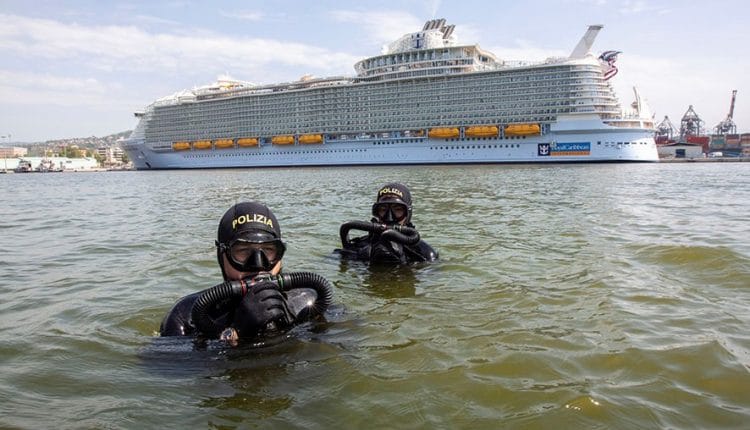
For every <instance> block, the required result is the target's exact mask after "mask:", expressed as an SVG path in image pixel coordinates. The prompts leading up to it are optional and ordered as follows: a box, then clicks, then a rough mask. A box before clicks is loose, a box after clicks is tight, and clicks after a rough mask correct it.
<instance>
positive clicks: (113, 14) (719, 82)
mask: <svg viewBox="0 0 750 430" xmlns="http://www.w3.org/2000/svg"><path fill="white" fill-rule="evenodd" d="M435 18H445V19H446V20H447V23H448V24H455V25H456V30H455V34H456V35H457V36H458V38H459V41H460V42H461V43H462V44H478V45H479V46H480V47H482V48H483V49H485V50H489V51H490V52H492V53H494V54H495V55H496V56H497V57H498V58H502V59H505V60H544V59H545V58H547V57H552V56H567V55H569V54H570V52H571V51H572V50H573V48H574V47H575V45H576V44H577V43H578V40H579V39H580V38H581V36H583V34H584V32H585V31H586V29H587V27H588V26H589V25H591V24H602V25H604V28H603V29H602V31H601V32H600V33H599V35H598V37H597V39H596V42H595V43H594V45H593V48H592V51H593V52H594V53H597V54H598V53H601V52H603V51H607V50H617V51H622V53H621V54H620V55H619V58H618V61H617V66H618V68H619V73H618V74H617V75H616V76H615V77H614V78H612V81H611V82H612V84H613V86H614V88H615V91H616V93H617V95H618V97H619V98H620V102H621V104H622V105H623V106H627V105H629V104H630V103H631V102H632V101H633V100H634V98H633V87H634V86H635V87H637V88H638V91H639V93H640V94H641V97H642V99H645V100H646V102H647V103H648V105H649V106H650V108H651V111H652V112H653V114H654V118H655V120H656V122H657V123H658V122H661V120H662V119H663V118H664V117H665V116H668V117H669V119H670V120H671V121H672V123H673V124H674V125H675V126H676V127H678V128H679V126H680V118H681V117H682V116H683V115H684V114H685V112H686V111H687V109H688V107H689V106H690V105H692V106H693V109H694V110H695V111H696V112H697V113H698V115H699V116H700V117H701V118H702V119H703V120H704V122H705V124H704V126H705V127H706V128H707V129H708V130H711V129H712V128H713V127H714V126H715V125H716V124H717V123H718V122H719V121H721V120H723V119H725V118H726V117H727V115H728V113H729V107H730V100H731V94H732V90H737V102H736V106H735V110H734V122H735V123H736V124H737V127H738V129H739V131H740V132H748V131H750V73H748V72H747V70H750V56H748V55H747V54H748V51H749V50H748V46H749V45H750V25H748V22H749V21H750V2H746V1H745V0H737V1H721V0H716V1H693V0H682V1H671V0H664V1H656V0H559V1H542V0H525V1H515V0H514V1H506V0H492V1H490V0H486V1H479V0H460V1H449V0H442V1H439V0H395V1H392V0H378V1H371V0H357V1H346V2H344V1H329V0H309V1H302V0H299V1H292V0H290V1H254V0H246V1H221V0H217V1H180V0H173V1H169V0H167V1H155V0H151V1H116V0H110V1H65V0H55V1H44V0H40V1H28V0H22V1H8V0H0V135H2V136H3V138H2V139H0V144H9V143H12V142H27V143H28V142H41V141H45V140H52V139H62V138H74V137H88V136H100V137H101V136H106V135H109V134H113V133H117V132H121V131H126V130H132V129H133V128H134V127H135V125H136V122H137V121H136V118H135V117H134V116H133V113H134V112H136V111H142V110H143V109H144V108H145V107H146V106H147V105H149V104H150V103H152V102H153V101H154V100H156V99H158V98H161V97H164V96H168V95H170V94H174V93H176V92H178V91H181V90H184V89H190V88H194V87H196V86H201V85H207V84H210V83H213V82H215V81H216V79H217V78H218V77H220V76H229V77H231V78H234V79H238V80H241V81H246V82H252V83H255V84H271V83H278V82H290V81H295V80H298V79H299V78H300V77H302V76H304V75H313V76H317V77H324V76H353V75H354V74H355V72H354V68H353V66H354V63H355V62H357V61H359V60H361V59H363V58H365V57H369V56H374V55H378V54H380V53H381V49H382V47H383V45H385V44H388V43H390V42H392V41H394V40H396V39H398V38H399V37H401V36H402V35H404V34H406V33H410V32H413V31H418V30H421V28H422V26H423V25H424V23H425V21H427V20H429V19H435Z"/></svg>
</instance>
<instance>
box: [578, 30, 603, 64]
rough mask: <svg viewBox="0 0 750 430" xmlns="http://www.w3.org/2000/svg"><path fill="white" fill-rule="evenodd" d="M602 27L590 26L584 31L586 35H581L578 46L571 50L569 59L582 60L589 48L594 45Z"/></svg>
mask: <svg viewBox="0 0 750 430" xmlns="http://www.w3.org/2000/svg"><path fill="white" fill-rule="evenodd" d="M603 27H604V26H603V25H590V26H589V29H588V30H586V34H584V35H583V37H582V38H581V40H580V41H579V42H578V45H576V47H575V49H573V52H571V53H570V59H571V60H572V59H576V58H584V57H585V56H586V54H588V53H589V51H590V50H591V46H592V45H593V44H594V40H596V35H597V34H599V30H601V29H602V28H603Z"/></svg>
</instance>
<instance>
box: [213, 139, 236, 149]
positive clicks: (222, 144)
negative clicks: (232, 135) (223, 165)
mask: <svg viewBox="0 0 750 430" xmlns="http://www.w3.org/2000/svg"><path fill="white" fill-rule="evenodd" d="M214 146H215V147H216V149H226V148H231V147H233V146H234V140H232V139H216V140H214Z"/></svg>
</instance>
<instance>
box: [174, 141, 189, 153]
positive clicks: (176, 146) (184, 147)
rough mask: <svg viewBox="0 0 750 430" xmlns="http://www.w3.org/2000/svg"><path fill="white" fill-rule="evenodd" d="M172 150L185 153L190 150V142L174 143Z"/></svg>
mask: <svg viewBox="0 0 750 430" xmlns="http://www.w3.org/2000/svg"><path fill="white" fill-rule="evenodd" d="M172 149H174V150H175V151H185V150H188V149H190V142H174V143H172Z"/></svg>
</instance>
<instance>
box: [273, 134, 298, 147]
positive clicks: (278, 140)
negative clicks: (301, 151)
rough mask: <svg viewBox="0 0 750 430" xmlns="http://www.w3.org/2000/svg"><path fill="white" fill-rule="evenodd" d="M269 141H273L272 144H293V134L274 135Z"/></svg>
mask: <svg viewBox="0 0 750 430" xmlns="http://www.w3.org/2000/svg"><path fill="white" fill-rule="evenodd" d="M271 143H273V144H274V145H292V144H294V136H292V135H284V136H274V137H272V138H271Z"/></svg>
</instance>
